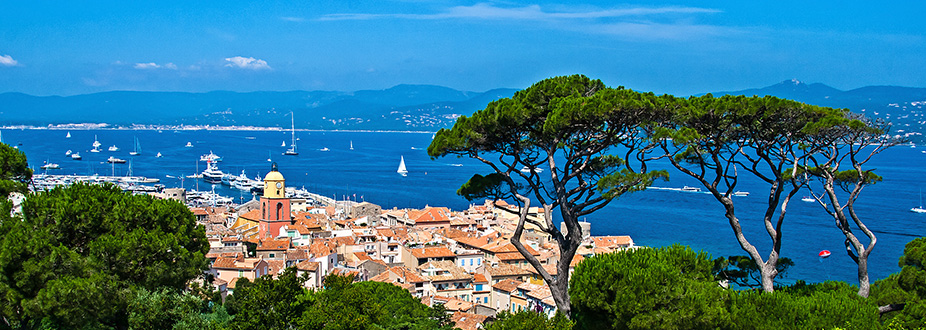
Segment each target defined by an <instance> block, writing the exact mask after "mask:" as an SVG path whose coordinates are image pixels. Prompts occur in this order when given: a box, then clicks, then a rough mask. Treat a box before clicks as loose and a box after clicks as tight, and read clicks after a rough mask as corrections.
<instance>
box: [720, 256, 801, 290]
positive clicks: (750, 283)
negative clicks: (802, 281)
mask: <svg viewBox="0 0 926 330" xmlns="http://www.w3.org/2000/svg"><path fill="white" fill-rule="evenodd" d="M791 266H794V261H791V259H790V258H779V259H778V263H777V264H776V266H775V268H777V269H778V276H779V277H784V274H785V273H787V272H788V269H789V268H791ZM714 274H716V276H717V279H718V280H726V281H729V282H731V283H733V284H736V285H738V286H740V287H746V288H758V287H760V286H762V281H761V279H760V278H759V265H758V264H756V262H755V260H752V258H750V257H748V256H729V257H727V258H723V257H720V258H717V259H714Z"/></svg>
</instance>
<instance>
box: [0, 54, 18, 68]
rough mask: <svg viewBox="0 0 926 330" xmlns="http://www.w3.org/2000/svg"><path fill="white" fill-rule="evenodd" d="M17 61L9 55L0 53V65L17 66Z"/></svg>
mask: <svg viewBox="0 0 926 330" xmlns="http://www.w3.org/2000/svg"><path fill="white" fill-rule="evenodd" d="M17 65H19V62H17V61H16V60H14V59H13V57H12V56H10V55H0V66H17Z"/></svg>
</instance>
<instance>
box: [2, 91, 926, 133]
mask: <svg viewBox="0 0 926 330" xmlns="http://www.w3.org/2000/svg"><path fill="white" fill-rule="evenodd" d="M516 91H517V90H516V89H511V88H497V89H490V90H487V91H485V92H471V91H460V90H456V89H453V88H449V87H445V86H438V85H416V84H400V85H396V86H393V87H390V88H386V89H380V90H358V91H353V92H344V91H324V90H320V91H319V90H317V91H304V90H290V91H251V92H235V91H221V90H220V91H209V92H195V93H194V92H147V91H107V92H99V93H91V94H78V95H70V96H58V95H50V96H33V95H29V94H24V93H19V92H7V93H0V125H33V126H46V125H57V124H67V123H107V124H111V125H117V126H131V125H133V124H143V125H212V126H263V127H287V126H289V125H286V124H288V123H289V121H290V118H287V117H288V116H289V114H290V113H293V115H294V116H295V124H296V128H304V129H359V130H366V129H375V130H409V129H411V130H431V131H434V130H438V129H440V128H447V127H450V126H452V125H453V123H454V122H455V121H456V118H457V117H459V116H461V115H471V114H472V113H473V112H475V111H478V110H480V109H483V108H485V106H486V104H488V103H489V102H491V101H494V100H497V99H500V98H505V97H511V96H513V95H514V93H515V92H516ZM705 94H707V93H704V94H698V95H705ZM710 94H712V95H714V96H721V95H749V96H752V95H759V96H765V95H771V96H776V97H780V98H787V99H792V100H796V101H800V102H804V103H808V104H814V105H820V106H827V107H835V108H848V109H850V110H851V111H854V112H858V113H863V114H865V115H867V116H869V117H877V118H883V119H885V120H888V121H891V122H892V123H893V124H894V128H895V130H896V131H900V130H902V131H903V132H900V133H904V134H910V133H909V132H922V131H924V130H926V129H924V126H926V113H924V111H923V110H924V109H923V106H924V104H926V88H918V87H902V86H864V87H859V88H854V89H850V90H839V89H837V88H833V87H830V86H828V85H825V84H822V83H810V84H808V83H804V82H801V81H799V80H797V79H791V80H785V81H782V82H779V83H777V84H773V85H770V86H766V87H762V88H751V89H744V90H739V91H720V92H712V93H710ZM914 140H922V139H921V138H914Z"/></svg>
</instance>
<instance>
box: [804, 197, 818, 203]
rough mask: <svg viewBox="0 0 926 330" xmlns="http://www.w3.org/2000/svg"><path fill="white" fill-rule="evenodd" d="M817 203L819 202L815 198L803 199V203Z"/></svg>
mask: <svg viewBox="0 0 926 330" xmlns="http://www.w3.org/2000/svg"><path fill="white" fill-rule="evenodd" d="M816 201H817V200H816V199H815V198H813V197H810V196H804V197H801V202H807V203H813V202H816Z"/></svg>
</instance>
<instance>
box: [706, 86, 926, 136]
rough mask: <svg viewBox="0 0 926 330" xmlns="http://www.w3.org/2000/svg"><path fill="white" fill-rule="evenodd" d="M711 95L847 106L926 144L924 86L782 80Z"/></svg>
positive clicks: (925, 97) (925, 90) (897, 132)
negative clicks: (855, 85) (842, 86)
mask: <svg viewBox="0 0 926 330" xmlns="http://www.w3.org/2000/svg"><path fill="white" fill-rule="evenodd" d="M711 94H713V95H714V96H720V95H750V96H751V95H759V96H765V95H771V96H775V97H780V98H786V99H792V100H796V101H800V102H804V103H808V104H814V105H820V106H827V107H833V108H847V109H849V110H851V111H852V112H856V113H862V114H865V115H866V116H869V117H873V118H882V119H884V120H887V121H889V122H891V124H892V125H893V132H892V133H893V134H898V135H906V136H907V137H908V138H910V139H911V141H913V142H915V143H917V144H924V143H926V137H924V136H923V135H922V133H923V132H926V111H924V106H926V88H912V87H897V86H868V87H862V88H856V89H853V90H848V91H842V90H838V89H835V88H833V87H830V86H827V85H824V84H820V83H815V84H805V83H802V82H800V81H798V80H785V81H782V82H780V83H778V84H775V85H772V86H768V87H765V88H758V89H746V90H741V91H734V92H715V93H711ZM702 95H703V94H702Z"/></svg>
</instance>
